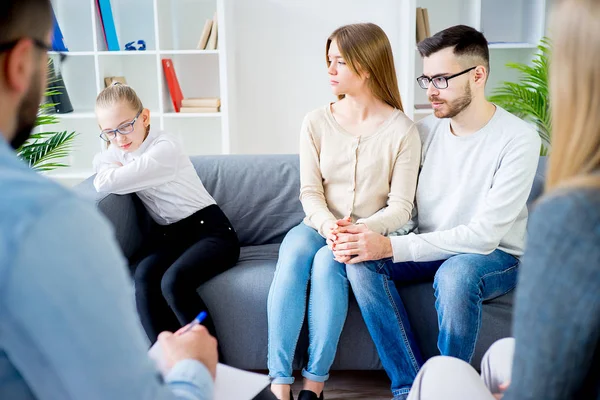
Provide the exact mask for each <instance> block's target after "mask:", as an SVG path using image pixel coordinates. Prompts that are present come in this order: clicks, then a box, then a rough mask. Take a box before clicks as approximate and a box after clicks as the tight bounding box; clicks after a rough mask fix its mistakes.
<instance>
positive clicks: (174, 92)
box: [162, 58, 183, 112]
mask: <svg viewBox="0 0 600 400" xmlns="http://www.w3.org/2000/svg"><path fill="white" fill-rule="evenodd" d="M162 65H163V70H164V72H165V78H166V80H167V86H168V88H169V94H170V95H171V101H172V102H173V107H174V108H175V112H179V110H180V109H181V101H182V100H183V93H182V92H181V86H179V81H178V80H177V74H176V73H175V67H173V60H172V59H170V58H164V59H163V60H162Z"/></svg>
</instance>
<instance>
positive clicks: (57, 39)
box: [52, 8, 69, 51]
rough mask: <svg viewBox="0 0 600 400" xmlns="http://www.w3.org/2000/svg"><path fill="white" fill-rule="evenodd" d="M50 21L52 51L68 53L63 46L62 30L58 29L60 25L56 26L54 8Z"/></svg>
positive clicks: (56, 20)
mask: <svg viewBox="0 0 600 400" xmlns="http://www.w3.org/2000/svg"><path fill="white" fill-rule="evenodd" d="M52 20H53V21H52V26H53V31H52V50H54V51H69V49H68V48H67V46H66V45H65V38H64V36H63V33H62V30H61V29H60V25H58V19H56V14H55V13H54V8H53V9H52Z"/></svg>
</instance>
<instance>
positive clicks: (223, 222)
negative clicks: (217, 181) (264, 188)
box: [94, 84, 240, 343]
mask: <svg viewBox="0 0 600 400" xmlns="http://www.w3.org/2000/svg"><path fill="white" fill-rule="evenodd" d="M96 116H97V119H98V124H99V125H100V129H101V130H102V132H101V134H100V137H101V138H102V139H103V140H104V141H106V142H107V143H108V145H107V149H106V150H105V151H103V152H101V153H100V154H98V155H96V157H95V158H94V170H95V172H96V177H95V179H94V186H95V188H96V190H97V191H98V192H104V193H114V194H120V195H122V194H129V193H135V194H137V196H138V197H139V198H140V200H141V201H142V203H143V204H144V206H145V207H146V209H147V210H148V212H149V214H150V216H151V217H152V219H153V220H154V224H153V226H152V229H151V234H150V236H149V238H148V239H147V243H146V246H145V248H147V249H148V251H147V252H146V253H145V255H144V256H143V257H142V258H141V261H139V263H138V264H137V265H136V266H135V270H134V271H135V272H134V280H135V297H136V303H137V308H138V312H139V314H140V319H141V322H142V325H143V326H144V329H145V330H146V333H147V335H148V338H149V339H150V341H151V342H152V343H154V342H155V341H156V339H157V336H158V334H159V333H160V332H162V331H170V332H175V331H177V330H178V329H179V328H180V327H181V326H182V325H185V324H187V323H189V322H190V321H192V320H193V319H194V317H196V315H198V313H199V312H200V311H203V310H205V311H208V310H207V308H206V305H205V304H204V302H203V301H202V299H201V298H200V297H199V295H198V293H197V292H196V289H197V288H198V286H200V285H201V284H203V283H204V282H206V281H208V280H210V279H211V278H213V277H215V276H216V275H218V274H220V273H221V272H224V271H225V270H227V269H229V268H231V267H232V266H234V265H235V263H236V262H237V259H238V257H239V251H240V246H239V242H238V238H237V235H236V233H235V231H234V229H233V227H232V225H231V223H230V222H229V220H228V219H227V217H226V216H225V214H224V213H223V211H221V209H220V208H219V206H218V205H217V204H216V202H215V200H214V199H213V198H212V197H211V195H210V194H209V193H208V192H207V191H206V189H205V188H204V185H203V184H202V182H201V181H200V178H199V177H198V174H197V173H196V170H195V169H194V166H193V165H192V162H191V161H190V158H189V157H188V156H187V155H186V154H185V153H184V150H183V147H182V145H181V144H180V143H179V142H178V141H177V140H176V139H175V138H174V137H173V136H171V135H170V134H168V133H166V132H162V131H159V130H157V129H151V128H150V111H149V110H148V109H146V108H144V106H143V105H142V102H141V100H140V99H139V97H138V96H137V94H136V93H135V91H134V90H133V89H132V88H131V87H129V86H127V85H122V84H113V85H111V86H109V87H107V88H106V89H104V90H103V91H102V92H101V93H100V94H99V95H98V98H97V99H96ZM209 315H210V313H209ZM203 324H204V325H205V326H206V327H207V328H208V330H209V331H210V333H211V334H212V335H213V336H216V332H215V327H214V325H213V322H212V321H211V319H210V317H209V318H207V319H206V320H205V321H204V322H203Z"/></svg>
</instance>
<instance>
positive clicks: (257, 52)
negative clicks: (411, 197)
mask: <svg viewBox="0 0 600 400" xmlns="http://www.w3.org/2000/svg"><path fill="white" fill-rule="evenodd" d="M229 4H230V5H229V6H228V11H227V13H228V14H229V16H228V20H227V25H228V38H227V41H228V43H227V46H228V48H229V51H228V58H229V61H228V62H229V65H230V69H229V72H230V73H229V77H230V89H229V90H230V104H231V113H232V114H231V126H230V129H231V146H232V153H297V152H298V137H299V131H300V125H301V123H302V118H303V117H304V115H305V114H306V113H307V112H309V111H311V110H313V109H315V108H318V107H321V106H324V105H325V104H327V103H328V102H329V101H333V100H335V98H334V96H333V95H332V94H331V90H330V87H329V78H328V75H327V67H326V65H325V43H326V40H327V37H328V36H329V35H330V34H331V32H333V30H335V29H336V28H337V27H339V26H341V25H345V24H349V23H356V22H373V23H376V24H378V25H379V26H381V27H382V28H383V30H384V31H385V32H386V33H387V35H388V37H389V39H390V42H391V44H392V48H393V49H394V57H395V61H396V68H397V69H398V68H399V67H400V68H401V67H402V63H401V62H400V59H399V57H400V54H399V53H400V43H401V38H400V32H401V30H402V29H403V27H401V26H400V24H399V21H400V15H401V14H400V12H401V7H403V6H405V2H404V1H400V0H372V1H365V0H233V1H231V2H230V3H229ZM401 86H402V83H401Z"/></svg>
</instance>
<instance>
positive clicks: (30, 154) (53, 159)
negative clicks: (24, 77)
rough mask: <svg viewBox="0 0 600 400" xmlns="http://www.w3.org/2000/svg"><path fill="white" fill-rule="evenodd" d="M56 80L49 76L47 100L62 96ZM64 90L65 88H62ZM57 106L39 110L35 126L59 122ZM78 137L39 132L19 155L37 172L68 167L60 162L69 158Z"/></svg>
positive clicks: (64, 133)
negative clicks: (56, 112)
mask: <svg viewBox="0 0 600 400" xmlns="http://www.w3.org/2000/svg"><path fill="white" fill-rule="evenodd" d="M55 82H56V80H55V79H53V78H52V77H51V75H50V74H49V78H48V89H47V90H46V91H45V93H44V97H45V98H47V99H48V98H50V96H54V95H57V94H60V89H61V87H58V86H56V85H53V84H54V83H55ZM62 89H64V87H62ZM55 105H56V104H54V103H50V102H44V103H42V104H40V106H39V108H38V115H37V118H36V120H35V124H34V126H36V127H37V126H48V125H54V124H57V123H58V122H59V118H58V117H57V116H56V115H54V114H52V113H51V112H52V111H53V110H54V106H55ZM76 136H77V133H75V132H67V131H62V132H38V133H35V134H32V135H31V136H30V137H29V139H28V140H27V141H26V142H25V143H24V144H23V145H22V146H21V147H20V148H19V149H17V155H18V156H19V157H20V158H21V159H22V160H23V161H25V162H26V163H27V164H28V165H29V166H30V167H31V168H33V169H35V170H37V171H51V170H53V169H56V168H63V167H68V164H66V163H64V162H60V160H61V159H62V160H64V159H65V158H67V157H68V156H69V154H70V153H71V151H72V150H73V148H74V141H75V138H76Z"/></svg>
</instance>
